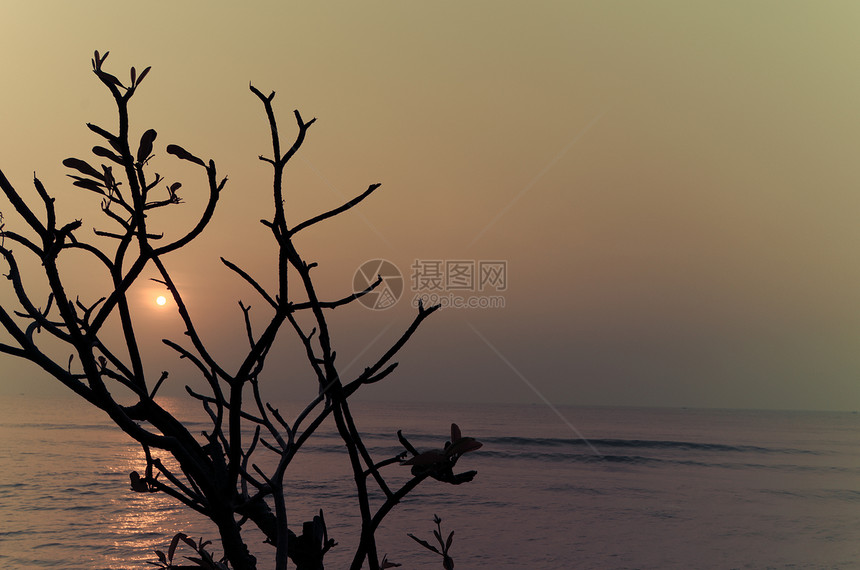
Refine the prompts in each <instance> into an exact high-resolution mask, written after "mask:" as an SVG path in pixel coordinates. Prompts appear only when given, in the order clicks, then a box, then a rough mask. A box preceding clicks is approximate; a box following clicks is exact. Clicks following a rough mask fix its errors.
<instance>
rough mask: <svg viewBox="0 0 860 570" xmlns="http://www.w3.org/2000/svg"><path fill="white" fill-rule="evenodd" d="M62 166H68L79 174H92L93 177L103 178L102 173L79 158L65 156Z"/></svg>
mask: <svg viewBox="0 0 860 570" xmlns="http://www.w3.org/2000/svg"><path fill="white" fill-rule="evenodd" d="M63 166H68V167H69V168H74V169H75V170H77V171H78V172H80V173H81V174H85V175H87V176H92V177H93V178H98V179H99V180H104V178H105V177H104V174H102V173H101V172H99V171H98V170H96V169H95V168H93V167H92V166H90V165H89V163H87V162H85V161H83V160H81V159H79V158H67V159H66V160H64V161H63Z"/></svg>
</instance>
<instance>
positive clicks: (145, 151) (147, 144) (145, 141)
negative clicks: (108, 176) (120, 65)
mask: <svg viewBox="0 0 860 570" xmlns="http://www.w3.org/2000/svg"><path fill="white" fill-rule="evenodd" d="M132 69H134V68H132ZM157 136H158V133H156V132H155V129H149V130H148V131H146V132H145V133H143V136H142V137H140V146H139V147H138V149H137V161H138V162H144V161H145V160H146V159H147V158H149V155H150V154H152V143H153V142H155V137H157Z"/></svg>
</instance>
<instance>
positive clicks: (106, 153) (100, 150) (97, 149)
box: [93, 146, 122, 164]
mask: <svg viewBox="0 0 860 570" xmlns="http://www.w3.org/2000/svg"><path fill="white" fill-rule="evenodd" d="M93 154H94V155H96V156H101V157H104V158H109V159H111V160H112V161H114V162H116V163H117V164H122V158H120V156H119V155H118V154H116V153H115V152H113V151H110V150H108V149H106V148H105V147H103V146H94V147H93Z"/></svg>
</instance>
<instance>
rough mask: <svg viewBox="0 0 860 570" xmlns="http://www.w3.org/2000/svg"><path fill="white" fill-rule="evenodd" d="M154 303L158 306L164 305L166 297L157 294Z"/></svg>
mask: <svg viewBox="0 0 860 570" xmlns="http://www.w3.org/2000/svg"><path fill="white" fill-rule="evenodd" d="M155 304H156V305H159V306H164V305H166V304H167V298H165V296H164V295H159V296H158V297H156V298H155Z"/></svg>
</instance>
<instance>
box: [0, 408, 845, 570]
mask: <svg viewBox="0 0 860 570" xmlns="http://www.w3.org/2000/svg"><path fill="white" fill-rule="evenodd" d="M165 405H167V406H168V407H170V408H171V409H173V410H175V411H176V412H177V413H178V414H179V415H180V416H181V417H183V418H185V419H186V421H188V422H190V423H191V425H192V427H193V428H194V429H195V431H202V430H203V429H205V424H204V423H203V422H202V421H201V419H202V418H200V416H199V414H197V415H195V413H196V408H192V407H191V406H192V404H190V403H188V402H184V401H182V400H175V401H172V400H170V401H166V403H165ZM280 409H281V411H282V413H284V414H285V415H286V414H289V413H294V412H295V410H297V409H298V408H292V407H291V406H290V404H289V403H282V404H281V407H280ZM353 410H354V416H355V419H356V421H357V423H358V425H359V428H360V429H361V430H362V431H363V433H364V434H365V435H366V442H367V444H368V447H369V448H370V450H371V452H372V453H373V454H374V456H375V457H376V458H378V459H384V458H386V457H391V456H393V455H396V454H397V453H398V452H399V451H400V449H401V448H400V446H399V444H398V442H397V438H396V432H397V430H398V429H402V430H403V433H404V435H405V436H406V437H407V438H408V439H409V440H410V441H411V442H412V443H413V444H414V445H415V446H416V447H418V448H419V449H433V448H437V447H440V446H441V445H442V444H443V443H444V442H445V440H446V439H448V437H449V433H450V424H451V423H452V422H455V423H457V424H458V425H459V426H460V428H461V430H462V433H463V435H465V436H472V437H475V438H477V439H478V440H480V441H481V442H482V443H483V447H482V448H481V449H480V450H477V451H475V452H472V453H469V454H466V455H464V456H463V457H462V458H461V459H460V462H459V463H458V465H457V467H458V468H459V470H461V471H467V470H472V469H474V470H476V471H477V475H476V477H475V479H474V481H472V482H471V483H467V484H463V485H458V486H455V485H448V484H443V483H439V482H437V481H433V480H429V481H427V482H425V483H424V484H423V485H421V486H420V487H419V488H418V489H417V490H416V491H414V492H413V493H412V494H411V495H409V496H408V497H407V498H406V499H405V500H404V501H403V502H402V503H401V504H400V505H398V507H397V508H396V509H395V510H394V511H393V512H392V514H391V515H390V516H389V517H388V518H387V519H386V521H385V523H384V524H383V525H382V527H381V528H380V530H379V532H378V536H379V541H378V542H379V552H380V556H381V555H383V554H385V555H387V559H388V560H389V561H391V562H395V563H399V564H401V565H402V566H401V567H402V568H403V569H404V570H407V569H431V568H432V569H438V568H441V567H442V558H441V556H439V555H437V554H436V553H434V552H432V551H430V550H427V549H425V548H424V547H422V546H421V545H420V544H418V543H417V542H415V541H414V540H412V539H411V538H409V536H408V533H412V534H414V535H416V536H417V537H418V538H421V539H423V540H426V541H427V542H429V543H435V540H436V539H435V538H434V533H433V531H434V530H436V528H437V527H436V524H435V523H434V517H435V516H438V517H439V518H440V519H441V523H440V526H441V531H442V535H443V538H447V536H448V534H449V533H450V532H451V531H454V535H453V539H452V543H451V548H450V555H451V557H452V558H453V560H454V562H455V567H456V568H457V569H458V570H462V569H469V568H487V569H505V568H511V569H513V568H516V569H524V568H528V569H591V568H594V569H633V568H641V569H645V568H654V569H665V568H670V569H671V568H684V569H690V568H703V569H707V568H721V569H731V568H755V569H761V568H792V569H796V568H816V569H818V568H860V415H858V414H856V413H850V412H845V413H837V412H809V411H770V410H768V411H755V410H714V409H652V408H612V407H590V408H589V407H554V406H545V405H466V404H438V403H433V404H429V403H428V404H420V403H396V404H395V403H370V402H359V403H356V404H354V405H353ZM143 466H144V459H143V454H142V452H141V450H140V448H139V447H137V446H136V445H135V444H134V443H133V442H131V441H130V440H129V439H128V438H127V437H126V436H125V435H124V434H122V433H121V432H119V431H118V430H117V429H116V428H114V427H112V425H111V424H110V423H109V421H108V420H107V418H106V417H104V415H103V414H102V413H101V412H99V411H98V410H94V409H92V408H89V407H88V406H87V405H86V404H85V403H84V402H81V401H78V400H75V399H70V398H47V397H34V396H27V395H21V396H8V397H5V398H3V399H2V401H0V568H3V569H7V570H8V569H19V568H20V569H31V568H62V569H69V570H73V569H86V570H94V569H124V568H129V569H131V568H135V569H137V568H153V567H154V566H151V565H149V564H147V562H156V561H157V556H156V554H155V551H156V550H162V551H164V550H166V549H167V547H168V545H169V543H170V540H171V538H172V537H173V536H174V535H175V534H176V533H178V532H184V533H186V534H187V535H189V536H191V537H193V538H194V539H195V540H196V539H199V538H203V539H208V540H212V541H213V544H212V545H211V546H209V547H208V548H209V550H210V551H212V552H213V553H217V552H218V540H217V533H216V532H215V530H214V528H213V527H212V526H211V525H210V524H209V523H208V522H207V521H206V520H205V519H204V518H202V517H201V516H200V515H198V514H196V513H194V512H191V511H190V510H189V509H187V508H184V507H182V506H181V505H178V504H177V503H176V502H175V501H173V500H172V499H170V498H169V497H167V496H164V495H161V494H158V493H153V494H148V493H134V492H132V491H131V490H130V489H129V473H130V472H131V471H132V470H138V471H142V469H143ZM384 473H386V474H388V475H389V477H390V478H391V482H392V485H394V486H396V485H397V484H399V483H402V482H404V481H406V480H407V479H408V476H409V473H408V467H402V466H400V465H396V464H395V465H391V466H388V467H386V468H385V470H384ZM286 480H287V484H288V489H289V492H288V495H287V501H288V508H289V512H290V524H291V526H292V527H293V528H295V529H297V528H300V524H301V522H302V521H305V520H310V519H311V518H312V517H313V516H314V515H315V514H317V513H318V512H319V510H320V509H322V510H323V511H324V514H325V519H326V522H327V525H328V531H329V534H330V536H331V537H332V538H334V539H335V540H336V541H337V543H338V544H337V546H336V547H335V548H334V549H332V551H331V552H330V553H329V554H328V555H327V556H326V568H334V569H343V568H347V567H348V565H349V561H350V560H351V556H352V552H353V549H354V547H355V542H356V534H357V532H356V529H357V526H358V516H357V513H356V509H355V502H354V486H353V481H352V479H351V477H350V475H349V469H348V462H347V456H346V452H345V450H344V448H343V445H342V444H341V443H340V441H339V439H338V437H337V435H336V433H335V432H334V429H333V428H332V427H331V426H328V425H327V426H326V427H325V428H324V429H322V430H321V431H320V433H319V434H318V435H317V436H316V437H315V438H314V439H313V440H311V444H310V445H309V446H308V447H307V448H306V449H305V450H304V452H303V454H301V455H300V456H299V457H298V458H297V459H296V461H295V462H294V464H293V465H292V466H291V468H290V471H289V472H288V474H287V478H286ZM247 536H248V540H249V541H250V542H251V543H252V548H253V551H254V552H255V554H256V555H257V556H258V559H259V564H260V566H259V567H260V568H261V570H268V569H271V568H273V562H272V559H273V552H272V549H271V547H269V546H268V545H265V544H262V538H261V537H260V536H259V535H255V534H254V533H253V532H251V531H249V532H248V535H247ZM192 555H193V552H191V551H190V549H188V548H187V547H185V546H180V548H179V549H178V550H177V553H176V558H177V560H179V561H183V559H182V557H183V556H192ZM185 562H186V563H187V561H185Z"/></svg>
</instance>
